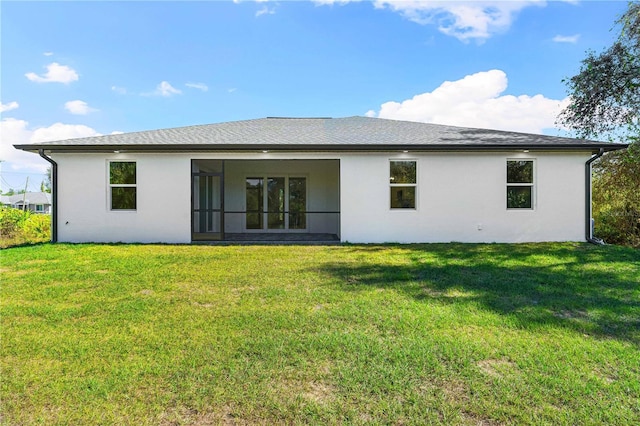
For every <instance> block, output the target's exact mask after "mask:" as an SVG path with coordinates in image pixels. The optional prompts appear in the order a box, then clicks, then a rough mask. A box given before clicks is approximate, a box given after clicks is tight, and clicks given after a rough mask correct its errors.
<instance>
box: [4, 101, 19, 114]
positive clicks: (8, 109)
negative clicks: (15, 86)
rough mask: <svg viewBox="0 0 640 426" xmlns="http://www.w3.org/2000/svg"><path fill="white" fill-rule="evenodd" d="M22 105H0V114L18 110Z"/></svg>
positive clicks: (14, 102) (15, 103)
mask: <svg viewBox="0 0 640 426" xmlns="http://www.w3.org/2000/svg"><path fill="white" fill-rule="evenodd" d="M19 106H20V105H19V104H18V103H17V102H16V101H13V102H9V103H8V104H3V103H0V112H7V111H11V110H12V109H16V108H18V107H19Z"/></svg>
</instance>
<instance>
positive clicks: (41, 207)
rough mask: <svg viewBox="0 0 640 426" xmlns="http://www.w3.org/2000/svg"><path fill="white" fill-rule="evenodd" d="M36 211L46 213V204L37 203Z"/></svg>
mask: <svg viewBox="0 0 640 426" xmlns="http://www.w3.org/2000/svg"><path fill="white" fill-rule="evenodd" d="M35 212H36V213H44V204H36V206H35Z"/></svg>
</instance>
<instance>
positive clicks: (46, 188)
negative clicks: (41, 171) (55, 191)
mask: <svg viewBox="0 0 640 426" xmlns="http://www.w3.org/2000/svg"><path fill="white" fill-rule="evenodd" d="M51 173H52V171H51V166H49V167H47V173H46V174H45V177H44V180H43V181H42V183H41V184H40V192H49V193H50V192H51Z"/></svg>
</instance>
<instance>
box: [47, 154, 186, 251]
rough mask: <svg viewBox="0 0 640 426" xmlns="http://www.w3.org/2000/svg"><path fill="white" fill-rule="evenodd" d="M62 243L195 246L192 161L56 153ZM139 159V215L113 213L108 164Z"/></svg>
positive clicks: (156, 156)
mask: <svg viewBox="0 0 640 426" xmlns="http://www.w3.org/2000/svg"><path fill="white" fill-rule="evenodd" d="M51 157H52V158H53V159H54V160H55V161H56V162H57V163H58V240H59V241H61V242H140V243H152V242H166V243H188V242H190V241H191V192H190V188H191V186H190V185H191V161H190V157H189V156H186V155H175V154H126V153H120V154H116V153H112V154H54V155H51ZM109 160H112V161H114V160H115V161H118V160H119V161H123V160H135V161H136V163H137V166H136V173H137V178H136V184H137V188H138V189H137V210H136V211H111V210H110V208H109V187H108V178H109V177H108V161H109Z"/></svg>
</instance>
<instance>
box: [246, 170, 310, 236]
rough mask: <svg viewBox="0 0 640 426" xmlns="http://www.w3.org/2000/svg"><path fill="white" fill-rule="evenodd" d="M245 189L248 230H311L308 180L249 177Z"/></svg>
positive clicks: (286, 177)
mask: <svg viewBox="0 0 640 426" xmlns="http://www.w3.org/2000/svg"><path fill="white" fill-rule="evenodd" d="M245 188H246V229H248V230H249V229H256V230H267V231H269V230H273V231H277V230H280V231H285V230H299V231H304V230H306V229H307V214H306V211H307V178H305V177H297V176H296V177H288V176H284V177H269V176H260V177H247V178H246V182H245ZM265 207H266V209H265Z"/></svg>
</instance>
